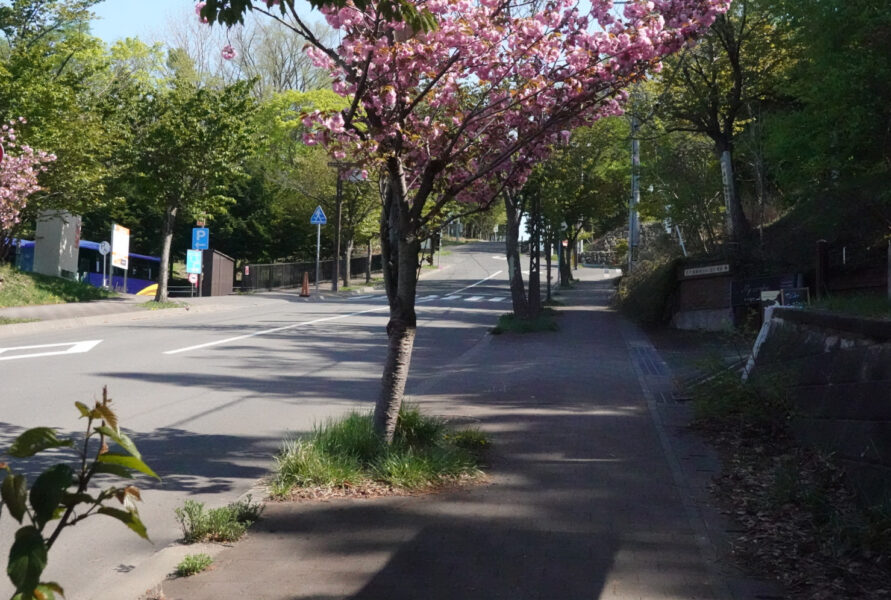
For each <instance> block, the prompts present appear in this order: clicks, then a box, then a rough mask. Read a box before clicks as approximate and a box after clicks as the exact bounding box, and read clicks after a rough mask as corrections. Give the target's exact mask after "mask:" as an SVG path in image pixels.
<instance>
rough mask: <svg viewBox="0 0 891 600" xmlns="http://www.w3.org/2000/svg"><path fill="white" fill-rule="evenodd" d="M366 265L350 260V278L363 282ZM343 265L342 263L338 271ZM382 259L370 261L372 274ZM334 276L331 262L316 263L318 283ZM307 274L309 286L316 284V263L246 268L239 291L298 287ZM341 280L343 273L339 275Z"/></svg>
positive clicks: (365, 259)
mask: <svg viewBox="0 0 891 600" xmlns="http://www.w3.org/2000/svg"><path fill="white" fill-rule="evenodd" d="M367 265H368V257H367V256H357V257H355V258H353V259H351V260H350V266H351V267H352V268H351V269H350V272H351V273H352V275H353V277H354V278H356V277H362V278H363V279H364V277H365V272H366V267H367ZM342 267H343V261H341V269H342ZM381 270H382V269H381V256H380V254H375V255H374V256H372V257H371V271H372V273H374V272H379V271H381ZM333 272H334V261H333V260H323V261H321V262H320V263H319V281H320V282H322V281H331V276H332V274H333ZM304 273H308V274H309V281H310V283H315V280H316V263H315V261H304V262H293V263H272V264H265V265H247V266H246V267H245V269H244V272H243V274H242V278H241V290H242V291H250V290H262V289H266V290H272V289H277V288H288V287H298V286H300V285H301V284H302V283H303V274H304ZM340 276H341V277H343V270H341V272H340Z"/></svg>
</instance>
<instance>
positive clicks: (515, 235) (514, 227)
mask: <svg viewBox="0 0 891 600" xmlns="http://www.w3.org/2000/svg"><path fill="white" fill-rule="evenodd" d="M503 196H504V210H505V212H506V213H507V236H506V237H505V253H506V255H507V272H508V276H509V278H510V297H511V301H512V302H513V308H514V315H516V316H517V317H518V318H520V319H528V318H529V316H530V314H529V302H528V301H527V299H526V288H525V286H524V285H523V269H522V267H521V263H520V242H519V239H520V216H521V212H522V211H521V210H520V207H519V199H518V197H517V196H516V195H515V194H511V193H510V192H504V194H503Z"/></svg>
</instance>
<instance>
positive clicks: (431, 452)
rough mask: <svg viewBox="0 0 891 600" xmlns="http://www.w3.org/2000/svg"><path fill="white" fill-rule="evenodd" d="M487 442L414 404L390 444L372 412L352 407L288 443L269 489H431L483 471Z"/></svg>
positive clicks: (280, 493) (285, 492) (279, 493)
mask: <svg viewBox="0 0 891 600" xmlns="http://www.w3.org/2000/svg"><path fill="white" fill-rule="evenodd" d="M487 447H488V440H487V439H486V438H485V436H484V435H483V434H482V433H480V432H478V431H475V430H471V431H454V430H452V429H451V428H450V427H449V426H448V424H447V423H446V422H445V421H444V420H442V419H439V418H437V417H430V416H426V415H423V414H422V413H421V412H420V411H419V410H418V408H417V407H414V406H403V408H402V410H401V411H400V413H399V421H398V423H397V425H396V432H395V435H394V438H393V443H392V444H390V445H389V446H388V445H386V444H384V443H383V442H382V441H381V440H380V439H379V438H378V437H377V436H376V435H375V433H374V428H373V426H372V420H371V415H370V414H360V413H351V414H349V415H347V416H346V417H344V418H342V419H339V420H336V421H334V420H329V421H327V422H326V423H324V424H323V425H320V426H317V427H316V428H315V429H314V430H313V432H312V434H310V435H309V436H308V437H307V438H305V439H300V440H295V441H291V442H288V443H286V444H285V445H284V447H283V448H282V451H281V452H280V453H279V455H278V456H277V457H276V468H275V475H274V477H273V480H272V482H271V485H270V489H271V492H272V495H273V496H276V497H287V496H290V495H291V494H292V493H294V492H297V493H300V491H301V490H317V489H323V490H329V491H332V492H334V493H350V492H351V491H353V492H355V491H360V490H374V489H376V488H393V489H397V490H405V491H417V490H425V489H431V488H436V487H440V486H443V485H446V484H449V483H454V482H457V481H460V480H463V479H467V478H477V477H479V476H480V475H481V470H480V462H481V458H482V457H481V451H482V450H484V449H485V448H487Z"/></svg>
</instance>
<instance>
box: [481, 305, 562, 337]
mask: <svg viewBox="0 0 891 600" xmlns="http://www.w3.org/2000/svg"><path fill="white" fill-rule="evenodd" d="M556 315H557V311H555V310H554V309H552V308H544V309H542V311H541V313H540V314H539V315H538V316H537V317H535V318H534V319H521V318H518V317H517V316H516V315H515V314H514V313H505V314H503V315H501V316H500V317H498V324H497V325H495V327H493V328H492V333H493V334H494V335H500V334H502V333H505V332H510V333H535V332H537V331H557V329H558V327H557V321H555V320H554V317H555V316H556Z"/></svg>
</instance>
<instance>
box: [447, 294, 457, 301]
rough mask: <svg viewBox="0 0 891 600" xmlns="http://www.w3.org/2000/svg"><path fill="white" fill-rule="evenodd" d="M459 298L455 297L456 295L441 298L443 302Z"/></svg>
mask: <svg viewBox="0 0 891 600" xmlns="http://www.w3.org/2000/svg"><path fill="white" fill-rule="evenodd" d="M460 297H461V296H458V295H456V294H453V295H451V296H446V297H445V298H443V300H457V299H458V298H460Z"/></svg>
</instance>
